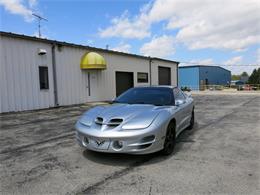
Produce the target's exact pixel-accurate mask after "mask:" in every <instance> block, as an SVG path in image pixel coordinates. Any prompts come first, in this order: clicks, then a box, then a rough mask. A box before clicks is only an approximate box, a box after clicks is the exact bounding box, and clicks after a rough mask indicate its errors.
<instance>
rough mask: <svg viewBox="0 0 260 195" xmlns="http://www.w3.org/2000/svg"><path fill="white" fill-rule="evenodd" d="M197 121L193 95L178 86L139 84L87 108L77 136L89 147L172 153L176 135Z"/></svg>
mask: <svg viewBox="0 0 260 195" xmlns="http://www.w3.org/2000/svg"><path fill="white" fill-rule="evenodd" d="M193 124H194V104H193V99H192V98H191V97H190V96H188V95H186V94H185V93H183V92H182V91H181V90H180V89H178V88H177V87H172V86H151V87H135V88H131V89H129V90H127V91H126V92H124V93H123V94H121V95H120V96H119V97H117V98H116V99H115V100H114V101H113V102H112V104H111V105H106V106H97V107H94V108H92V109H90V110H89V111H87V112H85V113H84V114H83V115H82V117H81V118H80V119H79V120H78V121H77V123H76V126H75V127H76V138H77V141H78V142H79V144H80V145H81V146H83V147H85V148H87V149H89V150H94V151H98V152H110V153H131V154H147V153H152V152H156V151H160V150H161V151H162V153H163V154H165V155H168V154H171V153H172V152H173V150H174V145H175V139H176V137H177V136H178V135H179V134H180V133H181V132H182V131H183V130H184V129H186V128H187V129H192V128H193Z"/></svg>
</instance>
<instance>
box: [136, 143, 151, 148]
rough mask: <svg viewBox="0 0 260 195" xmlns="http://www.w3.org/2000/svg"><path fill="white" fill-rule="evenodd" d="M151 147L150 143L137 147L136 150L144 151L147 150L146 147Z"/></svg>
mask: <svg viewBox="0 0 260 195" xmlns="http://www.w3.org/2000/svg"><path fill="white" fill-rule="evenodd" d="M151 145H152V143H150V144H144V145H140V146H138V149H145V148H148V147H149V146H151Z"/></svg>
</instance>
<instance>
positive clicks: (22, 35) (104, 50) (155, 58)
mask: <svg viewBox="0 0 260 195" xmlns="http://www.w3.org/2000/svg"><path fill="white" fill-rule="evenodd" d="M0 35H1V36H6V37H13V38H20V39H26V40H31V41H40V42H44V43H49V44H57V45H63V46H71V47H77V48H84V49H89V50H93V51H101V52H106V53H112V54H118V55H124V56H132V57H137V58H142V59H151V60H161V61H166V62H171V63H176V64H177V65H178V64H179V63H180V62H177V61H174V60H168V59H163V58H157V57H149V56H142V55H137V54H131V53H125V52H120V51H114V50H109V49H102V48H97V47H91V46H87V45H81V44H75V43H69V42H65V41H57V40H53V39H45V38H39V37H35V36H29V35H24V34H16V33H12V32H4V31H0Z"/></svg>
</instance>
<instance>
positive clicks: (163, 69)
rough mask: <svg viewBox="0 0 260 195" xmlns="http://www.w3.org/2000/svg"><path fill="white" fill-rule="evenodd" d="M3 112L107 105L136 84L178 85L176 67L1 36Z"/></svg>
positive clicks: (160, 61) (103, 51) (172, 63)
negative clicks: (93, 103) (94, 104)
mask: <svg viewBox="0 0 260 195" xmlns="http://www.w3.org/2000/svg"><path fill="white" fill-rule="evenodd" d="M0 58H1V66H0V90H1V96H0V98H1V108H0V113H2V112H11V111H23V110H33V109H42V108H49V107H55V106H65V105H73V104H81V103H85V102H92V101H106V100H111V99H113V98H115V97H116V96H117V95H119V94H120V93H122V92H123V91H124V90H126V89H128V88H130V87H133V86H139V85H158V84H159V85H161V84H162V85H163V84H170V85H177V83H178V62H175V61H171V60H165V59H159V58H150V57H145V56H140V55H133V54H127V53H122V52H116V51H111V50H106V49H99V48H93V47H88V46H83V45H76V44H71V43H66V42H60V41H55V40H48V39H40V38H36V37H30V36H25V35H18V34H13V33H7V32H0Z"/></svg>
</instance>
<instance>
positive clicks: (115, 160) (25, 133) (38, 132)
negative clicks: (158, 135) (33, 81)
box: [0, 93, 260, 194]
mask: <svg viewBox="0 0 260 195" xmlns="http://www.w3.org/2000/svg"><path fill="white" fill-rule="evenodd" d="M194 99H195V102H196V109H195V116H196V125H195V128H194V130H192V131H184V132H183V133H182V134H181V135H180V137H179V138H178V143H177V145H176V150H175V153H174V154H173V155H171V156H169V157H163V156H160V155H159V154H158V153H156V154H152V155H144V156H134V155H118V154H102V153H95V152H90V151H86V150H83V149H82V148H80V147H79V146H78V145H77V144H76V141H75V138H74V129H73V125H74V123H75V121H76V120H77V118H78V117H79V116H80V115H81V113H82V112H83V111H85V110H87V109H88V108H89V106H88V105H80V106H73V107H64V108H57V109H49V110H41V111H33V112H22V113H10V114H2V115H0V120H1V131H0V135H1V136H0V176H1V178H0V193H1V194H57V193H58V194H158V193H159V194H260V169H259V168H260V166H259V165H260V158H259V157H260V156H259V155H260V106H259V105H260V95H259V94H258V93H253V94H246V93H244V94H243V93H240V94H236V93H231V94H225V93H221V94H218V93H211V94H195V95H194Z"/></svg>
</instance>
